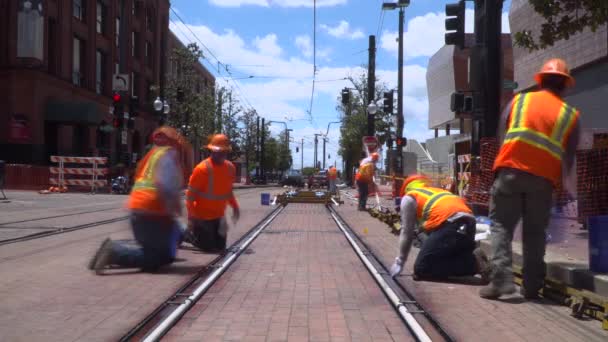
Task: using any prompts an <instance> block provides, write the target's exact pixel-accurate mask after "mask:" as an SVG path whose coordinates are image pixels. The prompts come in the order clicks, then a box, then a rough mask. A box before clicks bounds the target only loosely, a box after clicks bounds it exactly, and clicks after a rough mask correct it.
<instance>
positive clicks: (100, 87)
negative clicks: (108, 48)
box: [95, 50, 106, 94]
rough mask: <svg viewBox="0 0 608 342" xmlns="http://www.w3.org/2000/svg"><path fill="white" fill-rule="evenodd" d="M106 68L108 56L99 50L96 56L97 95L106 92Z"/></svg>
mask: <svg viewBox="0 0 608 342" xmlns="http://www.w3.org/2000/svg"><path fill="white" fill-rule="evenodd" d="M105 66H106V56H105V55H104V53H103V52H101V51H99V50H97V54H96V56H95V92H97V94H103V93H104V92H105V87H104V86H105V82H104V80H105V76H106V75H105V70H104V69H105Z"/></svg>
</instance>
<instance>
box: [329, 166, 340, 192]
mask: <svg viewBox="0 0 608 342" xmlns="http://www.w3.org/2000/svg"><path fill="white" fill-rule="evenodd" d="M337 180H338V170H337V169H336V168H335V167H334V166H330V167H329V170H327V181H328V182H327V183H328V185H329V192H330V193H332V194H335V193H336V182H337Z"/></svg>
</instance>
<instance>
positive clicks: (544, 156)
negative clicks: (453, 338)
mask: <svg viewBox="0 0 608 342" xmlns="http://www.w3.org/2000/svg"><path fill="white" fill-rule="evenodd" d="M534 79H535V81H536V82H537V84H538V86H539V90H538V91H534V92H529V93H520V94H517V95H516V96H515V97H514V98H513V100H512V101H511V103H510V104H509V105H508V106H507V108H505V111H504V112H503V115H502V118H501V121H500V122H499V131H498V136H499V142H501V143H502V146H501V148H500V151H499V152H498V156H497V157H496V159H495V161H494V168H493V169H494V172H495V173H496V179H495V180H494V184H493V186H492V198H491V201H490V219H491V220H492V229H491V231H492V234H491V240H492V259H491V262H492V264H493V266H494V272H493V274H492V282H491V283H490V284H489V285H488V286H486V287H484V288H482V289H481V290H480V292H479V295H480V296H481V297H484V298H489V299H495V298H498V297H500V296H501V295H504V294H511V293H513V292H515V286H514V285H513V272H512V266H511V264H512V255H511V241H512V240H513V232H514V230H515V227H516V225H517V223H518V222H519V220H520V219H522V221H523V255H524V261H523V284H522V289H521V292H522V295H523V296H524V297H525V298H527V299H535V298H538V291H539V290H540V289H542V288H543V286H544V278H545V263H544V256H545V244H546V238H545V229H546V227H547V225H548V223H549V218H550V212H551V205H552V194H553V189H554V188H555V187H556V186H559V184H560V183H562V184H563V187H564V189H565V190H566V191H567V192H568V193H569V194H570V196H572V197H574V194H575V190H576V186H575V182H574V179H573V177H572V176H573V175H574V172H572V171H573V165H574V157H575V153H576V146H577V144H578V139H579V124H578V121H579V112H578V110H576V108H574V107H572V106H570V105H568V104H567V103H566V102H564V100H563V99H562V95H563V93H564V91H565V90H566V89H568V88H569V87H572V86H573V85H574V78H572V76H570V72H569V70H568V66H567V65H566V62H564V61H563V60H561V59H552V60H549V61H547V62H546V63H545V64H544V65H543V66H542V68H541V70H540V71H539V72H538V73H537V74H536V75H535V77H534ZM505 132H506V134H505ZM503 135H504V136H503ZM562 167H563V168H564V170H565V172H563V173H562ZM562 178H563V182H562Z"/></svg>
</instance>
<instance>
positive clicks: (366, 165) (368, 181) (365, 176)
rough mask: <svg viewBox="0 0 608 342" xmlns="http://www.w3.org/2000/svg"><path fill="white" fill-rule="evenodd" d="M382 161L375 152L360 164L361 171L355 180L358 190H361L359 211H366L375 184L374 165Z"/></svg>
mask: <svg viewBox="0 0 608 342" xmlns="http://www.w3.org/2000/svg"><path fill="white" fill-rule="evenodd" d="M378 159H380V156H379V155H378V153H376V152H374V153H372V154H371V155H370V156H369V157H367V158H365V159H363V160H362V161H361V163H359V170H358V171H357V175H356V176H355V179H356V181H357V188H358V189H359V208H358V209H359V210H360V211H365V206H366V205H367V196H368V195H369V188H370V186H371V185H372V184H373V183H374V172H375V171H374V165H375V164H376V162H377V161H378Z"/></svg>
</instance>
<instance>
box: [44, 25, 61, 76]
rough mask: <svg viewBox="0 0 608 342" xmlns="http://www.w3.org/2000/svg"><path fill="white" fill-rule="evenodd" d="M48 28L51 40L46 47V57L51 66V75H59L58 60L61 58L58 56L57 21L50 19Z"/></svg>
mask: <svg viewBox="0 0 608 342" xmlns="http://www.w3.org/2000/svg"><path fill="white" fill-rule="evenodd" d="M48 26H49V38H48V41H47V43H46V44H47V46H46V55H47V57H46V58H47V60H48V63H49V64H48V65H49V73H50V74H51V75H57V74H59V68H58V66H59V65H58V63H57V60H58V58H59V56H57V52H58V51H57V46H58V43H59V42H58V41H57V37H58V36H57V19H55V18H52V17H49V19H48Z"/></svg>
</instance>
